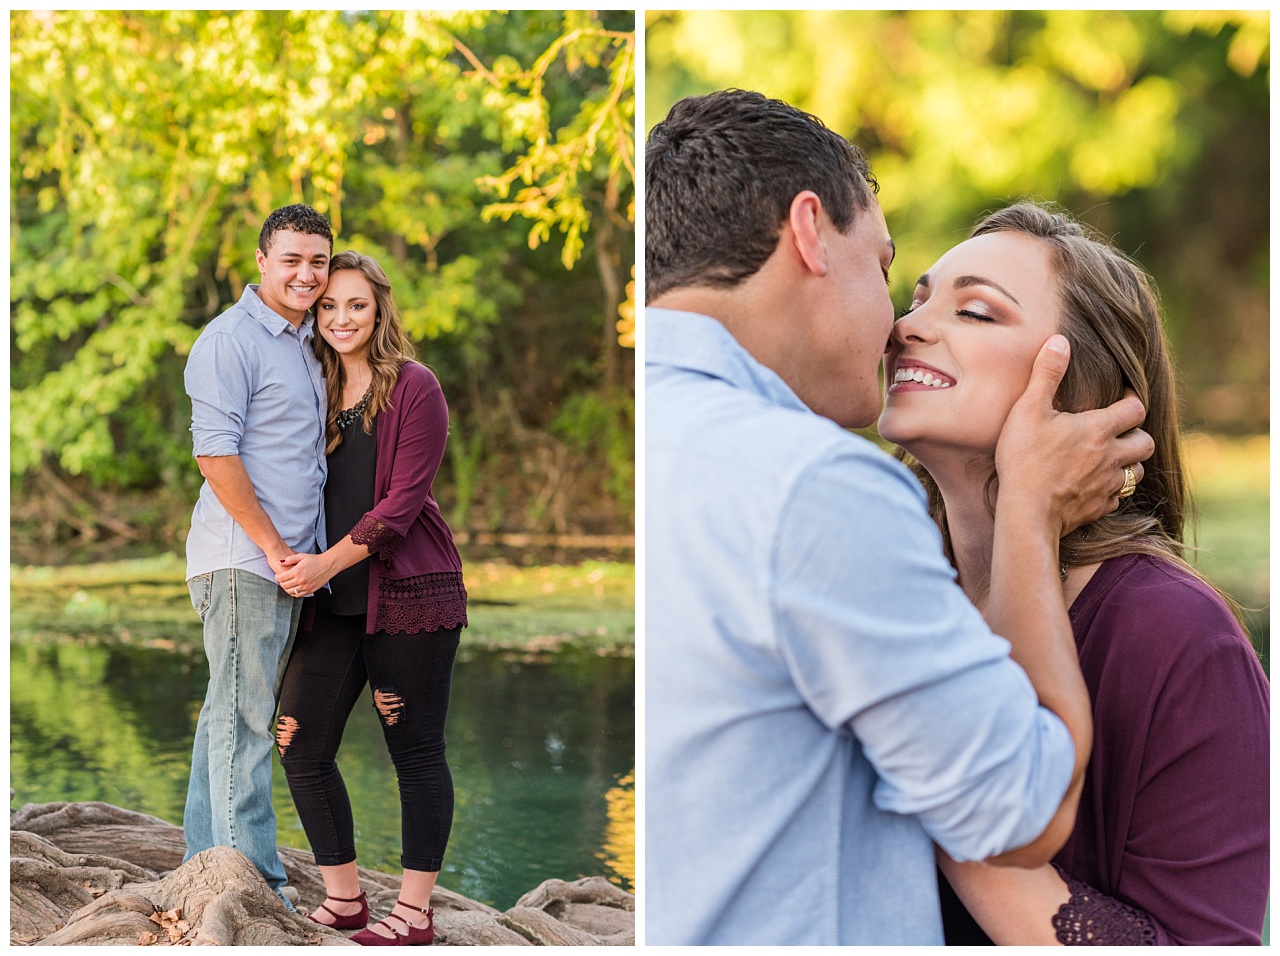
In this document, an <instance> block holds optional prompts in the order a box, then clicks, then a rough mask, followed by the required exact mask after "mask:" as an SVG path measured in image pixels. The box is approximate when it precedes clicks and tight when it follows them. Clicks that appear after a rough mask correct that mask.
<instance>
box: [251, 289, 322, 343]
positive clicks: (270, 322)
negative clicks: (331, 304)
mask: <svg viewBox="0 0 1280 956" xmlns="http://www.w3.org/2000/svg"><path fill="white" fill-rule="evenodd" d="M258 288H259V286H258V283H256V282H250V283H249V284H248V285H246V286H245V287H244V292H243V293H241V295H240V307H241V308H242V309H244V310H245V311H246V312H248V313H249V314H250V315H251V316H253V317H254V318H255V319H257V320H258V321H259V322H261V323H262V324H263V325H264V326H266V328H267V331H269V332H270V333H271V334H272V335H279V334H280V333H282V332H284V331H286V330H287V329H292V328H293V323H292V322H290V321H289V320H288V319H286V318H285V317H284V316H283V315H281V314H280V313H279V312H277V311H276V310H275V309H273V308H271V306H269V305H267V304H266V303H265V302H263V301H262V298H261V297H260V296H259V295H258ZM314 329H315V316H313V315H312V314H311V313H310V312H308V313H307V314H306V315H304V316H303V317H302V325H301V327H300V328H299V329H298V336H299V337H300V338H302V339H303V340H306V339H309V338H311V334H312V332H313V331H314Z"/></svg>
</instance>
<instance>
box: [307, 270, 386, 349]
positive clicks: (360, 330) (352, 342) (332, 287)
mask: <svg viewBox="0 0 1280 956" xmlns="http://www.w3.org/2000/svg"><path fill="white" fill-rule="evenodd" d="M316 316H317V319H318V324H319V326H320V334H321V335H322V336H324V340H325V341H326V342H328V343H329V344H330V345H331V346H333V350H334V351H335V352H337V353H338V354H339V355H346V356H360V355H363V354H364V353H365V352H366V351H367V350H368V348H369V340H370V339H371V338H373V326H374V321H375V320H376V319H377V317H378V302H377V300H376V299H375V298H374V296H373V287H372V286H371V285H369V280H368V279H366V278H365V277H364V273H362V272H360V271H359V270H358V269H342V270H341V271H339V272H335V273H333V274H332V275H330V277H329V285H328V286H327V287H326V288H325V290H324V294H323V295H322V296H320V302H319V304H318V306H317V308H316Z"/></svg>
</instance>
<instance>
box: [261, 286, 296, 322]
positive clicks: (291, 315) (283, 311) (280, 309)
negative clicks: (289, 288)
mask: <svg viewBox="0 0 1280 956" xmlns="http://www.w3.org/2000/svg"><path fill="white" fill-rule="evenodd" d="M253 293H254V295H256V296H257V297H258V298H259V299H260V300H261V302H262V304H263V305H265V306H266V307H267V308H268V309H270V310H271V311H272V312H274V313H275V314H276V315H278V316H280V318H282V319H284V320H285V321H286V322H288V323H289V324H290V325H292V326H293V327H294V328H295V329H301V328H302V321H303V319H305V318H306V317H307V313H306V312H297V311H295V310H293V309H288V308H285V307H284V306H283V305H281V304H280V303H279V302H277V301H275V299H273V298H271V297H270V296H264V295H263V294H262V287H261V286H258V287H257V288H255V289H254V290H253Z"/></svg>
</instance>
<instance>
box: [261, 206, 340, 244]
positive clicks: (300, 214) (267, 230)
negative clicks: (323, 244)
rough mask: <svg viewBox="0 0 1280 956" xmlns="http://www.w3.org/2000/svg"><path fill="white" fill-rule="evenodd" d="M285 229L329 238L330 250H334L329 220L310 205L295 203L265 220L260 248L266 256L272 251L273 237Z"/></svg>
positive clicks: (278, 210) (282, 208) (276, 211)
mask: <svg viewBox="0 0 1280 956" xmlns="http://www.w3.org/2000/svg"><path fill="white" fill-rule="evenodd" d="M284 230H288V231H290V232H300V233H302V234H303V235H307V236H323V237H324V238H325V239H328V240H329V251H330V252H332V251H333V230H332V229H331V228H330V227H329V220H328V219H326V218H325V217H324V216H322V215H320V213H318V212H316V211H315V210H314V209H312V208H311V207H310V206H308V205H305V204H303V203H294V204H293V205H292V206H281V207H280V208H279V209H277V210H275V211H274V212H273V213H271V215H269V216H268V217H267V218H266V221H265V222H263V224H262V231H261V232H260V233H258V248H259V249H261V250H262V254H263V255H264V256H265V255H266V254H267V253H268V252H270V251H271V239H272V237H273V236H275V234H276V233H277V232H281V231H284Z"/></svg>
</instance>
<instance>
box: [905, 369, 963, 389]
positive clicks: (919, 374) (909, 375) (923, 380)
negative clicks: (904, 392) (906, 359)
mask: <svg viewBox="0 0 1280 956" xmlns="http://www.w3.org/2000/svg"><path fill="white" fill-rule="evenodd" d="M899 382H918V383H919V384H921V385H928V386H929V387H930V388H950V387H951V383H950V382H948V381H946V380H945V379H941V378H935V377H934V375H933V373H932V372H926V371H925V370H924V369H922V368H900V369H898V371H897V372H895V373H894V375H893V383H894V384H895V385H896V384H898V383H899Z"/></svg>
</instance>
